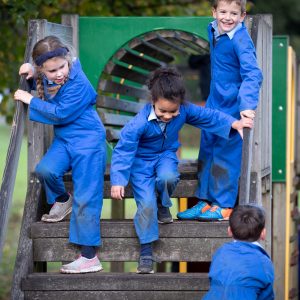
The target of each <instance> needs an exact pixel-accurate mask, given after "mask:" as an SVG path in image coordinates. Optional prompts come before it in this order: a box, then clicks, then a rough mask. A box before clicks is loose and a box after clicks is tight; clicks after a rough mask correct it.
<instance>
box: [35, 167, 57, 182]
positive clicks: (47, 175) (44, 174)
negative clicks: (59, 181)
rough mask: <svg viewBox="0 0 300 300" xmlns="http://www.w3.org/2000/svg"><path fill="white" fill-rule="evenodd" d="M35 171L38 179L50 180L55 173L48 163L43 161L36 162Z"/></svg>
mask: <svg viewBox="0 0 300 300" xmlns="http://www.w3.org/2000/svg"><path fill="white" fill-rule="evenodd" d="M35 173H36V175H37V176H38V178H39V179H40V180H42V179H44V180H49V179H50V180H51V179H52V178H53V177H55V174H54V173H53V172H52V170H51V168H49V165H47V164H43V163H39V164H37V166H36V168H35Z"/></svg>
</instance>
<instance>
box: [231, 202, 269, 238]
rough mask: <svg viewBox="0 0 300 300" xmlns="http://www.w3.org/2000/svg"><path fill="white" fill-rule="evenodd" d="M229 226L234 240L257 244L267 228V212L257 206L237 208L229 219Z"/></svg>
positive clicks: (240, 206)
mask: <svg viewBox="0 0 300 300" xmlns="http://www.w3.org/2000/svg"><path fill="white" fill-rule="evenodd" d="M229 226H230V229H231V232H232V236H233V238H234V239H236V240H239V241H247V242H255V241H257V240H258V239H259V238H260V235H261V232H262V230H263V229H264V228H265V212H264V210H263V208H262V207H260V206H256V205H239V206H236V207H235V208H234V209H233V211H232V213H231V215H230V217H229Z"/></svg>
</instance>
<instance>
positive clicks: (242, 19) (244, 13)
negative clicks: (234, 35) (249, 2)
mask: <svg viewBox="0 0 300 300" xmlns="http://www.w3.org/2000/svg"><path fill="white" fill-rule="evenodd" d="M245 18H246V12H245V11H244V12H243V13H242V14H241V18H240V23H242V22H244V20H245Z"/></svg>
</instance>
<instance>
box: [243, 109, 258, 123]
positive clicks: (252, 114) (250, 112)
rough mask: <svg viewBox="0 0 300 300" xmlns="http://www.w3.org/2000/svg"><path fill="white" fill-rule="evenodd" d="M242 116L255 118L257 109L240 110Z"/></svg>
mask: <svg viewBox="0 0 300 300" xmlns="http://www.w3.org/2000/svg"><path fill="white" fill-rule="evenodd" d="M240 115H241V118H242V119H243V118H250V119H252V120H253V119H254V118H255V111H254V110H252V109H246V110H243V111H241V112H240Z"/></svg>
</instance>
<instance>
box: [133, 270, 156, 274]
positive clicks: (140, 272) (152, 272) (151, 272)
mask: <svg viewBox="0 0 300 300" xmlns="http://www.w3.org/2000/svg"><path fill="white" fill-rule="evenodd" d="M136 274H154V270H152V271H150V272H142V271H138V270H136Z"/></svg>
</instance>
